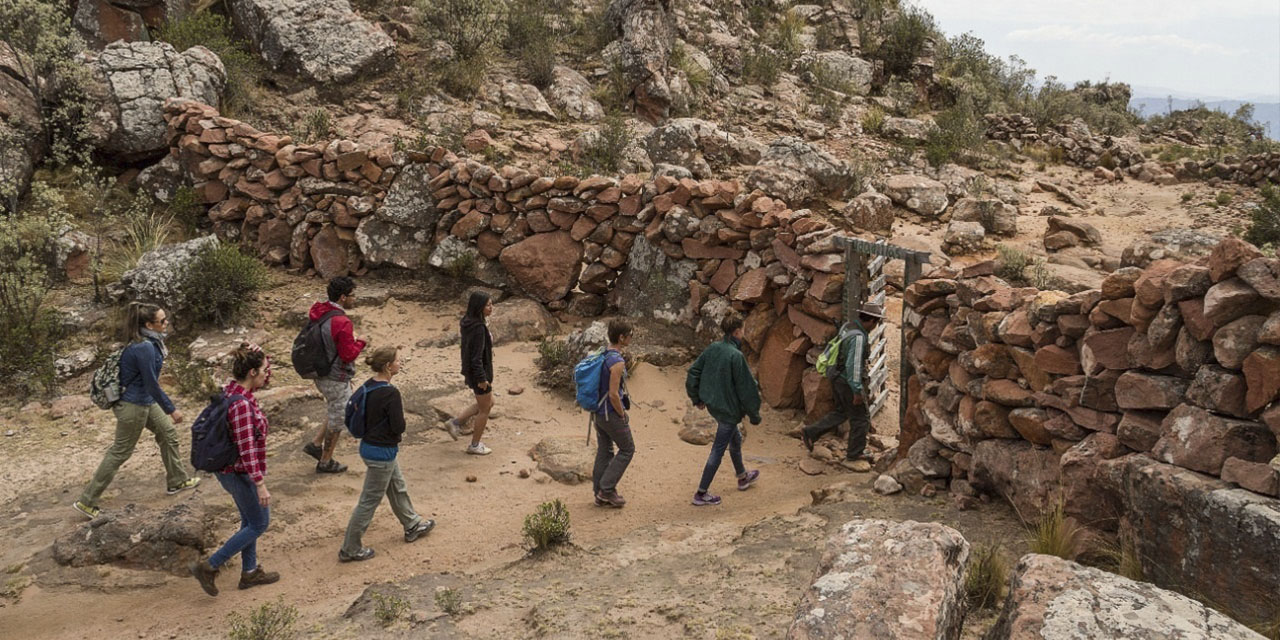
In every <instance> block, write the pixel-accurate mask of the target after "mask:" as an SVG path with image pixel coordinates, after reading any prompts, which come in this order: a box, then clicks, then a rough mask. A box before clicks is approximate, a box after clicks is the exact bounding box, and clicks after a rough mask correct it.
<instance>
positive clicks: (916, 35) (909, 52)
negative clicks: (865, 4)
mask: <svg viewBox="0 0 1280 640" xmlns="http://www.w3.org/2000/svg"><path fill="white" fill-rule="evenodd" d="M938 35H939V31H938V27H937V25H936V24H935V23H934V20H933V16H932V15H930V14H929V12H928V11H925V10H924V9H922V8H920V7H917V6H915V5H907V6H905V7H903V8H902V10H901V11H900V12H899V13H898V15H897V16H896V17H895V18H893V19H892V20H890V21H889V22H888V24H886V25H885V26H884V30H883V32H882V34H881V39H880V41H879V42H878V43H876V44H875V45H874V46H873V47H872V48H871V50H870V53H871V56H872V57H873V58H876V59H878V60H881V61H883V62H884V70H885V73H888V74H890V75H895V76H907V75H909V74H910V73H911V69H912V67H913V66H914V65H915V62H916V59H917V58H919V57H920V56H921V55H923V54H924V53H925V51H926V49H927V47H928V46H929V43H930V42H931V41H932V40H933V39H934V38H936V37H938Z"/></svg>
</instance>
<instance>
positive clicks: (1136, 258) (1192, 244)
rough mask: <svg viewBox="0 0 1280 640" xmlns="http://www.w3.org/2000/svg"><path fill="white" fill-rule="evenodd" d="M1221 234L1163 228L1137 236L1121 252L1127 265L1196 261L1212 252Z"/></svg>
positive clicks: (1142, 265) (1122, 262)
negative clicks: (1167, 261) (1164, 261)
mask: <svg viewBox="0 0 1280 640" xmlns="http://www.w3.org/2000/svg"><path fill="white" fill-rule="evenodd" d="M1221 240H1222V236H1220V235H1217V234H1214V233H1211V232H1207V231H1198V230H1192V229H1162V230H1160V231H1157V232H1155V233H1152V234H1149V235H1144V236H1141V237H1139V238H1138V239H1137V240H1134V241H1133V243H1131V244H1130V245H1129V246H1128V247H1126V248H1125V250H1124V253H1123V254H1122V255H1121V256H1120V262H1121V264H1123V265H1124V266H1126V267H1145V266H1147V265H1149V264H1151V263H1152V262H1155V261H1157V260H1177V261H1179V262H1195V261H1196V259H1198V258H1201V257H1203V256H1207V255H1209V253H1210V252H1211V251H1213V247H1214V246H1215V245H1217V244H1218V242H1220V241H1221Z"/></svg>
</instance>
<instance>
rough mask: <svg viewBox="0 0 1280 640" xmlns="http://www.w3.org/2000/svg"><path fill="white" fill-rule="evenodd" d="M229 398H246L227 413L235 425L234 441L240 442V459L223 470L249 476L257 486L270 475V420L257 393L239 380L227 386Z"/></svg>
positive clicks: (238, 445) (232, 437) (237, 446)
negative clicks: (268, 435)
mask: <svg viewBox="0 0 1280 640" xmlns="http://www.w3.org/2000/svg"><path fill="white" fill-rule="evenodd" d="M223 392H225V393H226V394H227V395H229V396H230V395H240V396H244V400H240V401H238V402H233V403H232V404H231V407H230V408H229V409H228V410H227V423H228V424H230V425H231V439H233V440H235V441H236V448H237V449H239V450H240V459H239V460H237V461H236V463H235V464H233V465H231V466H229V467H227V468H226V469H223V470H222V472H223V473H247V474H249V478H250V479H251V480H253V483H254V484H258V483H259V482H262V479H263V477H264V476H266V475H267V417H266V416H265V415H263V414H262V409H260V408H259V407H258V400H257V399H256V398H254V397H253V394H252V393H250V392H249V391H248V390H246V389H245V388H244V387H242V386H240V385H239V383H237V382H236V381H235V380H232V381H231V382H228V383H227V386H226V387H223Z"/></svg>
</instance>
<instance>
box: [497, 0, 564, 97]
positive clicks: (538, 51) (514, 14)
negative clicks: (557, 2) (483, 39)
mask: <svg viewBox="0 0 1280 640" xmlns="http://www.w3.org/2000/svg"><path fill="white" fill-rule="evenodd" d="M555 13H556V11H555V6H554V5H552V4H551V3H550V2H549V1H548V0H526V1H523V2H514V3H511V4H510V5H509V8H508V10H507V16H506V22H507V25H506V31H507V39H506V41H505V42H504V43H503V46H504V48H505V49H506V50H507V51H508V52H509V53H510V54H511V55H513V56H514V57H515V58H516V68H517V69H518V70H519V71H520V74H521V75H522V76H523V77H524V78H525V79H526V80H528V81H529V82H530V83H531V84H533V85H534V86H536V87H538V88H539V89H545V88H546V87H548V86H550V84H551V80H552V76H553V74H552V71H553V69H554V68H555V65H556V32H555V30H554V29H552V26H551V23H550V21H549V18H550V16H552V15H555Z"/></svg>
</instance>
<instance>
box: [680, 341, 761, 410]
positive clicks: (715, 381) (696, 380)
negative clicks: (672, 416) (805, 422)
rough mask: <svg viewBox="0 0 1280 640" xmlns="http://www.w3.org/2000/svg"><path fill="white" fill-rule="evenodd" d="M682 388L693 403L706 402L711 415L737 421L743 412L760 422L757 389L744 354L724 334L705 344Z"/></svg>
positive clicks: (758, 391)
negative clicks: (716, 340) (719, 338)
mask: <svg viewBox="0 0 1280 640" xmlns="http://www.w3.org/2000/svg"><path fill="white" fill-rule="evenodd" d="M684 390H685V392H686V393H688V394H689V399H690V400H692V401H693V403H694V404H698V403H702V404H705V405H707V411H708V412H710V413H711V417H713V418H715V419H716V420H719V421H720V422H727V423H729V424H738V423H739V422H742V418H743V416H746V417H749V418H751V424H760V390H759V388H757V387H756V379H755V378H754V377H753V376H752V375H751V369H750V368H749V367H747V358H746V356H744V355H742V350H741V349H739V348H738V345H737V344H735V343H734V341H733V340H731V339H729V338H725V339H724V340H721V341H719V342H714V343H712V344H711V346H709V347H707V348H706V350H705V351H703V352H702V355H700V356H698V359H697V360H696V361H694V363H693V366H692V367H689V375H688V376H687V377H686V378H685V381H684Z"/></svg>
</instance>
